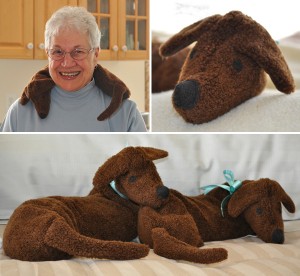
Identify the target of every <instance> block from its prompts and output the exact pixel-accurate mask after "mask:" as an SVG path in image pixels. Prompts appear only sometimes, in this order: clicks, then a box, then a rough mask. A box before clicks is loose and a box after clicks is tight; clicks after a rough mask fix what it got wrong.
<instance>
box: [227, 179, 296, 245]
mask: <svg viewBox="0 0 300 276" xmlns="http://www.w3.org/2000/svg"><path fill="white" fill-rule="evenodd" d="M281 203H282V204H283V206H284V207H285V208H286V209H287V210H288V211H289V212H290V213H294V212H295V204H294V202H293V201H292V199H291V198H290V197H289V196H288V195H287V193H286V192H285V191H284V190H283V189H282V187H281V186H280V185H279V184H278V183H277V182H276V181H273V180H270V179H267V178H265V179H260V180H257V181H245V182H243V185H242V186H241V187H240V188H239V189H238V190H237V191H236V192H235V193H234V194H233V195H232V197H231V199H230V200H229V203H228V213H229V215H231V216H232V217H237V216H239V215H242V216H244V218H245V219H246V221H247V223H248V224H249V225H250V227H251V228H252V230H253V231H254V232H255V233H256V235H257V236H258V237H259V238H261V239H262V240H263V241H264V242H272V243H283V242H284V227H283V220H282V214H281Z"/></svg>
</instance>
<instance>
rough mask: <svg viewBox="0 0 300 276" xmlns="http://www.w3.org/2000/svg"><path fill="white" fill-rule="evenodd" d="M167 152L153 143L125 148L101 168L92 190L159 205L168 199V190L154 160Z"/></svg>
mask: <svg viewBox="0 0 300 276" xmlns="http://www.w3.org/2000/svg"><path fill="white" fill-rule="evenodd" d="M167 155H168V153H167V152H166V151H164V150H160V149H155V148H150V147H127V148H124V149H123V150H121V151H120V152H119V153H118V154H116V155H114V156H113V157H111V158H110V159H108V160H107V161H106V162H105V163H104V164H103V165H102V166H101V167H100V168H99V169H98V171H97V172H96V175H95V177H94V180H93V184H94V189H93V190H92V192H91V193H92V194H93V193H101V194H102V195H104V196H106V197H108V198H114V199H115V200H119V201H120V200H122V201H128V199H129V201H130V202H134V203H136V204H138V205H139V204H140V203H143V205H144V204H146V205H149V206H151V207H153V208H158V207H159V206H161V205H162V204H163V203H164V202H165V201H166V200H167V198H168V192H169V190H168V188H166V187H164V186H163V184H162V181H161V179H160V176H159V174H158V172H157V170H156V167H155V165H154V163H153V160H156V159H160V158H164V157H166V156H167ZM112 181H114V183H115V187H116V189H115V190H114V189H113V188H112V187H111V183H112Z"/></svg>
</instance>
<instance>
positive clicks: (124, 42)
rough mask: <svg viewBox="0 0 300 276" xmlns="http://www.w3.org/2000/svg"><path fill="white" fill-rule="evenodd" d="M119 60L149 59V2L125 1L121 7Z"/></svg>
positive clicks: (139, 0) (143, 0)
mask: <svg viewBox="0 0 300 276" xmlns="http://www.w3.org/2000/svg"><path fill="white" fill-rule="evenodd" d="M118 30H119V44H120V47H121V51H120V52H119V59H149V0H123V1H120V7H119V22H118Z"/></svg>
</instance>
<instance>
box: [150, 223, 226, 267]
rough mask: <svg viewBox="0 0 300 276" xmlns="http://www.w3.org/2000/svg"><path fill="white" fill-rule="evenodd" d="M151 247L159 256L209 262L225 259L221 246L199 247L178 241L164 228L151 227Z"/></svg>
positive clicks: (224, 252)
mask: <svg viewBox="0 0 300 276" xmlns="http://www.w3.org/2000/svg"><path fill="white" fill-rule="evenodd" d="M152 239H153V249H154V252H155V253H156V254H158V255H160V256H163V257H166V258H169V259H175V260H185V261H190V262H195V263H202V264H210V263H216V262H220V261H223V260H225V259H227V256H228V254H227V250H226V249H223V248H212V249H199V248H198V247H194V246H191V245H189V244H187V243H185V242H183V241H180V240H178V239H176V238H174V237H172V236H170V235H169V233H168V232H167V231H166V230H165V229H164V228H154V229H152Z"/></svg>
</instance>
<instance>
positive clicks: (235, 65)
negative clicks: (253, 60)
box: [232, 59, 243, 72]
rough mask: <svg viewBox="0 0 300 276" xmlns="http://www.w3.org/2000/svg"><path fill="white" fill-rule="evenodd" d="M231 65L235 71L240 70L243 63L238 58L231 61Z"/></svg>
mask: <svg viewBox="0 0 300 276" xmlns="http://www.w3.org/2000/svg"><path fill="white" fill-rule="evenodd" d="M232 67H233V69H234V70H235V71H237V72H241V71H242V70H243V64H242V62H241V61H240V60H239V59H236V60H234V61H233V63H232Z"/></svg>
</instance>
